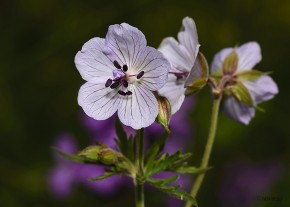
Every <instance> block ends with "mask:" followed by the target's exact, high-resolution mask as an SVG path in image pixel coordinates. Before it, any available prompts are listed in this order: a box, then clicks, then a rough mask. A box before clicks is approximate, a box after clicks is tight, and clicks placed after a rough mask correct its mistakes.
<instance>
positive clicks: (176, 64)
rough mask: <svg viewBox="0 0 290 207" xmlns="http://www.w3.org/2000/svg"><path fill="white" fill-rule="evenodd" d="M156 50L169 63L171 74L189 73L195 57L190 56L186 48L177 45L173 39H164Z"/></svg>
mask: <svg viewBox="0 0 290 207" xmlns="http://www.w3.org/2000/svg"><path fill="white" fill-rule="evenodd" d="M158 50H159V51H160V52H162V54H163V55H164V56H165V58H167V60H169V61H170V63H171V65H172V67H171V69H170V71H171V72H184V71H188V72H189V71H190V69H191V68H192V67H193V64H194V60H195V56H191V54H190V53H189V52H188V51H187V49H186V47H185V46H184V45H181V44H179V43H178V42H177V41H176V40H175V39H174V38H173V37H167V38H165V39H164V40H163V41H162V42H161V44H160V47H159V48H158Z"/></svg>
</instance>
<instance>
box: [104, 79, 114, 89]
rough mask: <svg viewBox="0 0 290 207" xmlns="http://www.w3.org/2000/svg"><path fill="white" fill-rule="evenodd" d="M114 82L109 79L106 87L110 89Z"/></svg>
mask: <svg viewBox="0 0 290 207" xmlns="http://www.w3.org/2000/svg"><path fill="white" fill-rule="evenodd" d="M112 82H113V81H112V79H110V78H109V79H108V80H107V82H106V84H105V86H106V87H109V86H110V85H112Z"/></svg>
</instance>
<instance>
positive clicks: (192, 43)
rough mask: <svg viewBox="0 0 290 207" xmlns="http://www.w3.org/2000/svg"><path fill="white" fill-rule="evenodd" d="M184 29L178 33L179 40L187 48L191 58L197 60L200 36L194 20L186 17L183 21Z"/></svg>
mask: <svg viewBox="0 0 290 207" xmlns="http://www.w3.org/2000/svg"><path fill="white" fill-rule="evenodd" d="M182 26H183V29H182V31H180V32H179V33H178V40H179V42H180V44H181V45H183V46H185V47H186V49H187V51H188V52H189V54H190V56H191V58H193V59H195V57H196V56H197V53H198V48H199V46H200V45H199V44H198V36H197V32H196V26H195V23H194V21H193V19H192V18H190V17H185V18H183V20H182Z"/></svg>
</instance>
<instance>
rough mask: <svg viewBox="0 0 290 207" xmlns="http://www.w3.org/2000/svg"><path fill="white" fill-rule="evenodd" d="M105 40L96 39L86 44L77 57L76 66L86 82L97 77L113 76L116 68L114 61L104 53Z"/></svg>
mask: <svg viewBox="0 0 290 207" xmlns="http://www.w3.org/2000/svg"><path fill="white" fill-rule="evenodd" d="M104 44H105V39H102V38H98V37H95V38H93V39H90V40H89V41H88V42H86V43H85V44H84V45H83V47H82V49H81V51H79V52H78V53H77V54H76V56H75V64H76V67H77V69H78V71H79V72H80V74H81V76H82V78H83V79H84V80H86V81H89V80H92V79H94V78H96V77H104V76H107V77H108V76H111V75H112V70H113V69H114V68H115V67H114V65H113V63H112V61H111V60H110V59H109V58H108V57H107V56H106V55H105V54H104V53H103V52H102V48H103V47H104Z"/></svg>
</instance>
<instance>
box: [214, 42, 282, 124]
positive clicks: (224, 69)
mask: <svg viewBox="0 0 290 207" xmlns="http://www.w3.org/2000/svg"><path fill="white" fill-rule="evenodd" d="M261 58H262V57H261V49H260V46H259V44H258V43H256V42H248V43H246V44H243V45H241V46H240V47H237V48H225V49H223V50H221V51H220V52H218V53H217V54H216V55H215V57H214V59H213V62H212V65H211V73H212V76H213V77H214V78H216V79H217V80H219V81H218V82H219V86H220V88H222V89H223V90H224V92H225V94H226V95H227V96H226V97H225V100H224V105H223V110H224V112H225V113H226V114H227V115H228V116H229V117H231V118H232V119H234V120H236V121H238V122H240V123H243V124H246V125H247V124H249V122H250V120H251V119H252V118H253V117H254V115H255V108H256V106H257V104H259V103H261V102H264V101H267V100H269V99H271V98H273V97H274V96H275V95H276V94H277V93H278V87H277V85H276V83H275V82H274V81H273V79H272V78H271V77H270V76H268V75H267V74H266V73H262V72H260V71H257V70H252V69H253V67H254V66H255V65H256V64H257V63H259V62H260V61H261Z"/></svg>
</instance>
